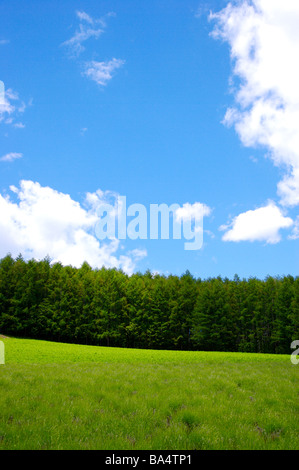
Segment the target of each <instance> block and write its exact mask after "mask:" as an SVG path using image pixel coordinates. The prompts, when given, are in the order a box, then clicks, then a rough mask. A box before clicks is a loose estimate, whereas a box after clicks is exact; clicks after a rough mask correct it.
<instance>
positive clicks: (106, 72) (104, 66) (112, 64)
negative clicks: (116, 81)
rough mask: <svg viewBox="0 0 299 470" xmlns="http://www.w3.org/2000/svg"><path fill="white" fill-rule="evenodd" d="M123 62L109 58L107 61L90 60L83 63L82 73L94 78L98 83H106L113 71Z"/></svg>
mask: <svg viewBox="0 0 299 470" xmlns="http://www.w3.org/2000/svg"><path fill="white" fill-rule="evenodd" d="M124 63H125V61H124V60H120V59H115V58H113V59H111V60H109V61H107V62H96V61H94V60H93V61H91V62H87V63H86V64H85V70H84V72H83V75H85V76H86V77H88V78H90V79H91V80H94V81H95V82H96V83H97V84H98V85H103V86H104V85H107V83H108V81H109V80H111V78H112V76H113V72H114V71H115V70H117V69H118V68H120V67H121V66H122V65H123V64H124Z"/></svg>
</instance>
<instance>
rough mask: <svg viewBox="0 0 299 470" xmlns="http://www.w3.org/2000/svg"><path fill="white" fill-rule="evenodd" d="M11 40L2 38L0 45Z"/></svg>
mask: <svg viewBox="0 0 299 470" xmlns="http://www.w3.org/2000/svg"><path fill="white" fill-rule="evenodd" d="M9 42H10V41H9V39H0V46H3V45H4V44H8V43H9Z"/></svg>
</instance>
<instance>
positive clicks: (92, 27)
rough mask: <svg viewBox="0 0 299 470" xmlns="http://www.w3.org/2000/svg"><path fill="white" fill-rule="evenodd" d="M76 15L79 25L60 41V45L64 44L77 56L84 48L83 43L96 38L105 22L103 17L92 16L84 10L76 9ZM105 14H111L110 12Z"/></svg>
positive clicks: (102, 30)
mask: <svg viewBox="0 0 299 470" xmlns="http://www.w3.org/2000/svg"><path fill="white" fill-rule="evenodd" d="M76 16H77V18H78V19H79V21H80V23H79V27H78V29H77V30H76V31H75V33H74V35H73V36H72V37H71V38H70V39H68V40H67V41H65V42H63V43H62V46H66V47H67V48H68V49H69V50H70V52H71V54H72V55H74V56H76V57H77V56H79V55H80V54H81V53H82V52H83V51H84V50H85V47H84V46H83V43H85V42H86V41H87V40H88V39H90V38H93V39H98V38H99V37H100V36H101V34H103V32H104V30H105V27H106V22H105V17H103V18H98V19H96V18H92V17H91V16H90V15H88V14H87V13H86V12H84V11H77V12H76ZM106 16H112V13H110V14H108V15H106Z"/></svg>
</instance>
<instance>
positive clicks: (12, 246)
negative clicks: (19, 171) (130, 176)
mask: <svg viewBox="0 0 299 470" xmlns="http://www.w3.org/2000/svg"><path fill="white" fill-rule="evenodd" d="M10 191H11V195H6V196H3V195H1V194H0V213H1V218H0V256H5V255H6V254H7V253H8V252H10V253H11V254H12V255H13V256H17V255H18V254H19V253H22V254H23V255H24V256H25V257H27V258H36V259H42V258H44V257H45V256H47V255H49V256H50V258H51V259H52V260H53V262H55V261H60V262H61V263H62V264H64V265H68V264H70V265H73V266H77V267H79V266H81V264H82V263H83V262H84V261H87V262H88V263H89V264H90V265H91V266H93V267H101V266H106V267H116V268H118V269H123V270H124V271H125V272H127V273H128V274H131V273H132V272H133V271H134V269H135V267H136V263H137V262H138V261H139V260H141V259H142V258H143V257H144V256H146V252H145V251H143V252H141V251H134V250H133V251H132V252H130V253H127V254H118V251H119V249H120V244H119V240H116V239H112V240H107V242H105V243H101V244H100V242H99V240H98V239H97V238H96V236H95V234H94V227H95V224H96V223H97V221H98V215H97V213H98V209H99V205H100V204H102V203H104V202H105V201H106V197H107V194H106V193H105V192H102V191H100V190H99V191H97V192H95V193H89V194H88V195H87V196H86V199H85V201H84V205H83V206H84V207H83V206H82V205H80V204H79V203H78V202H77V201H74V200H73V199H72V198H71V197H70V196H69V195H68V194H64V193H61V192H58V191H56V190H54V189H52V188H50V187H42V186H41V185H40V184H39V183H37V182H33V181H25V180H23V181H21V182H20V186H19V188H17V187H15V186H11V187H10ZM13 199H16V201H14V200H13Z"/></svg>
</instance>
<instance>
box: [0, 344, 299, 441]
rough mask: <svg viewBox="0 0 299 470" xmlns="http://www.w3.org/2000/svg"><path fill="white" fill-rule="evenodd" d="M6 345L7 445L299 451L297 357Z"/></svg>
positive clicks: (2, 409) (0, 417)
mask: <svg viewBox="0 0 299 470" xmlns="http://www.w3.org/2000/svg"><path fill="white" fill-rule="evenodd" d="M3 341H4V343H5V365H0V449H11V450H12V449H34V450H35V449H104V450H123V449H128V450H129V449H131V450H138V449H144V450H147V449H151V450H192V449H208V450H212V449H260V450H262V449H283V450H287V449H294V450H298V449H299V424H298V421H299V420H298V417H299V413H298V411H299V403H298V402H299V400H298V398H299V395H298V390H299V387H298V373H299V366H296V365H294V364H292V363H291V361H290V356H279V355H262V354H245V353H218V352H188V351H151V350H135V349H134V350H133V349H130V350H129V349H121V348H103V347H97V346H84V345H73V344H62V343H51V342H47V341H37V340H23V339H14V338H9V339H3Z"/></svg>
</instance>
